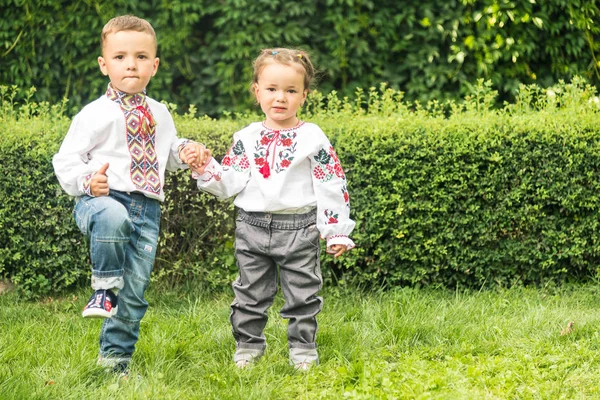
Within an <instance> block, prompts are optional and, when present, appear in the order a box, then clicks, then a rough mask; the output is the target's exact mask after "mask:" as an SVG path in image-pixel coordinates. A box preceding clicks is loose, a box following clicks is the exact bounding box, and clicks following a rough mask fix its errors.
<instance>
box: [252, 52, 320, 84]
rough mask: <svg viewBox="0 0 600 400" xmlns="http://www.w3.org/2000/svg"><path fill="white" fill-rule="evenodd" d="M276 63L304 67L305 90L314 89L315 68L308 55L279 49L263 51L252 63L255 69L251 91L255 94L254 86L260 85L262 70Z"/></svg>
mask: <svg viewBox="0 0 600 400" xmlns="http://www.w3.org/2000/svg"><path fill="white" fill-rule="evenodd" d="M275 62H276V63H280V64H284V65H290V66H300V67H302V69H303V70H304V89H305V90H310V89H311V88H312V86H311V85H312V84H313V80H314V78H315V68H314V67H313V64H312V62H311V61H310V57H309V55H308V53H307V52H305V51H304V50H297V49H289V48H283V47H278V48H274V49H263V50H262V51H261V52H260V54H259V55H258V57H256V59H255V60H254V62H253V63H252V67H253V68H254V77H253V78H252V84H251V85H250V86H251V87H250V89H251V91H252V92H253V93H254V85H255V84H256V83H258V77H259V75H260V73H261V72H262V70H263V69H264V68H265V66H267V65H268V64H272V63H275Z"/></svg>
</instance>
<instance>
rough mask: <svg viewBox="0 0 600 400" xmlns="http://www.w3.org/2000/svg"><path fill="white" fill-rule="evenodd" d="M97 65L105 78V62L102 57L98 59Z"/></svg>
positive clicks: (106, 70) (106, 71) (106, 72)
mask: <svg viewBox="0 0 600 400" xmlns="http://www.w3.org/2000/svg"><path fill="white" fill-rule="evenodd" d="M98 65H99V66H100V71H102V73H103V74H104V75H105V76H107V75H108V69H107V68H106V62H105V61H104V57H102V56H100V57H98Z"/></svg>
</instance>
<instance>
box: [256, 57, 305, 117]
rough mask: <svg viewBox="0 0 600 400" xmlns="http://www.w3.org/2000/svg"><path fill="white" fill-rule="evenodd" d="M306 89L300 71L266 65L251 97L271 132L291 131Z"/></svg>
mask: <svg viewBox="0 0 600 400" xmlns="http://www.w3.org/2000/svg"><path fill="white" fill-rule="evenodd" d="M307 93H308V90H307V89H305V88H304V70H303V69H302V68H301V67H295V66H293V65H284V64H279V63H277V62H274V63H271V64H267V65H266V66H265V67H264V68H263V69H262V71H261V72H260V74H259V75H258V82H256V83H255V84H254V94H255V96H256V100H257V101H258V103H259V104H260V108H261V109H262V110H263V112H264V113H265V116H266V117H267V119H266V121H265V125H267V126H268V127H269V128H271V129H287V128H293V127H294V126H296V125H297V124H298V118H297V117H296V113H297V112H298V109H299V108H300V107H301V106H302V105H303V104H304V101H305V100H306V95H307Z"/></svg>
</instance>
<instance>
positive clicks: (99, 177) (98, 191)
mask: <svg viewBox="0 0 600 400" xmlns="http://www.w3.org/2000/svg"><path fill="white" fill-rule="evenodd" d="M107 169H108V163H106V164H104V165H103V166H102V167H101V168H100V169H99V170H98V171H96V173H95V174H94V176H93V177H92V180H91V182H90V191H91V192H92V196H95V197H99V196H108V192H109V190H108V176H106V170H107Z"/></svg>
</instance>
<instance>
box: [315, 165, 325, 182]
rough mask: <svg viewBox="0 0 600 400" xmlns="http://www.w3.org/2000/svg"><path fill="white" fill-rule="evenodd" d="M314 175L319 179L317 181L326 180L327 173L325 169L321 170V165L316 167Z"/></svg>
mask: <svg viewBox="0 0 600 400" xmlns="http://www.w3.org/2000/svg"><path fill="white" fill-rule="evenodd" d="M313 174H314V175H315V178H317V179H323V178H325V172H324V171H323V169H321V166H319V165H317V166H316V168H315V169H314V171H313Z"/></svg>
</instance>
